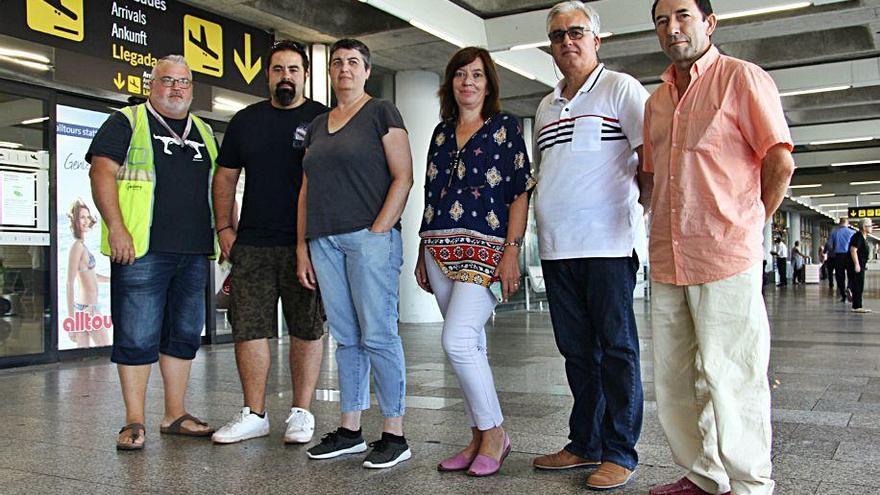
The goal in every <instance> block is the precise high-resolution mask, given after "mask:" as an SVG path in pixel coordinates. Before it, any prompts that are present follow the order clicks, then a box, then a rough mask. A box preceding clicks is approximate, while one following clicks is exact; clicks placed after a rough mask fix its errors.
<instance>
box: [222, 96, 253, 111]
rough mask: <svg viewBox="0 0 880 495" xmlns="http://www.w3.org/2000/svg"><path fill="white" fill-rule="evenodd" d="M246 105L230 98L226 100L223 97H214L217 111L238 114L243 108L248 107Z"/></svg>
mask: <svg viewBox="0 0 880 495" xmlns="http://www.w3.org/2000/svg"><path fill="white" fill-rule="evenodd" d="M246 106H247V105H245V104H244V103H242V102H240V101H236V100H232V99H229V98H224V97H222V96H215V97H214V109H215V110H223V111H232V112H237V111H239V110H241V109H242V108H244V107H246Z"/></svg>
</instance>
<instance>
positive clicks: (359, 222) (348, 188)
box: [303, 98, 406, 239]
mask: <svg viewBox="0 0 880 495" xmlns="http://www.w3.org/2000/svg"><path fill="white" fill-rule="evenodd" d="M327 119H328V114H324V115H321V116H319V117H317V118H316V119H315V120H314V121H313V122H312V125H311V127H310V128H309V133H308V135H307V136H306V147H307V148H308V149H309V152H308V153H307V154H306V157H305V160H304V162H303V168H304V169H305V172H306V174H308V175H307V176H308V178H309V193H308V219H307V225H306V237H308V238H309V239H316V238H318V237H323V236H327V235H333V234H344V233H348V232H355V231H358V230H361V229H364V228H367V227H369V226H371V225H372V224H373V222H374V221H375V220H376V217H377V216H379V212H380V211H381V210H382V206H383V205H384V204H385V197H386V196H387V195H388V189H389V188H390V187H391V181H392V177H391V171H390V170H388V160H386V158H385V147H384V145H383V144H382V137H383V136H385V135H386V134H388V131H389V130H390V129H391V128H395V127H396V128H401V129H404V130H406V127H404V124H403V117H401V116H400V112H399V111H398V110H397V107H395V106H394V104H393V103H391V102H390V101H386V100H380V99H377V98H373V99H371V100H369V101H367V102H366V103H365V104H364V106H363V107H361V109H360V110H358V112H357V113H356V114H355V115H354V116H352V117H351V119H350V120H349V121H348V123H346V124H345V126H344V127H342V128H341V129H339V130H337V131H336V132H334V133H332V134H331V133H330V132H328V130H327ZM395 228H397V229H400V222H398V223H397V225H395Z"/></svg>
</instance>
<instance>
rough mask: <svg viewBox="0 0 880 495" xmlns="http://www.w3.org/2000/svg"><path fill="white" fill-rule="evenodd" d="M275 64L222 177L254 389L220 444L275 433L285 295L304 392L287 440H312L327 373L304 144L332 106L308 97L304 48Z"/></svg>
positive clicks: (238, 345)
mask: <svg viewBox="0 0 880 495" xmlns="http://www.w3.org/2000/svg"><path fill="white" fill-rule="evenodd" d="M266 61H267V69H266V75H267V79H268V80H269V94H270V99H269V100H267V101H263V102H260V103H256V104H253V105H251V106H249V107H247V108H245V109H243V110H241V111H240V112H238V113H237V114H236V115H235V117H233V118H232V121H231V122H230V123H229V127H228V128H227V130H226V134H225V136H224V140H223V146H222V148H221V150H220V156H219V158H218V160H217V161H218V164H219V165H220V167H219V168H218V170H217V173H216V174H215V176H214V213H215V215H216V218H217V232H218V235H219V237H220V248H221V250H222V252H223V255H224V256H225V257H226V258H228V259H229V260H230V261H231V262H232V263H233V266H232V275H231V280H232V284H231V292H230V307H229V311H230V319H231V322H232V338H233V340H234V341H235V356H236V362H237V363H238V373H239V376H240V377H241V382H242V389H243V391H244V407H243V408H242V410H241V412H240V413H237V414H236V415H235V417H234V418H233V419H232V421H230V422H229V423H228V424H226V425H225V426H224V427H222V428H220V429H219V430H218V431H217V432H216V433H215V434H214V436H213V439H214V441H215V442H217V443H235V442H240V441H243V440H247V439H249V438H256V437H261V436H265V435H268V434H269V418H268V416H267V414H266V407H265V404H266V401H265V395H266V381H267V378H268V375H269V362H270V352H269V342H268V339H269V338H271V337H274V336H275V335H276V333H277V330H276V329H277V327H278V318H277V309H276V308H277V306H278V299H279V298H281V303H282V308H283V313H284V319H285V321H286V323H287V329H288V332H289V333H290V368H291V378H292V382H293V390H294V396H293V401H292V404H291V408H290V413H289V415H288V417H287V431H286V432H285V435H284V441H285V443H308V442H309V441H310V440H311V439H312V435H313V433H314V429H315V418H314V416H313V415H312V414H311V413H310V412H309V407H310V405H311V399H312V397H313V396H314V394H315V386H316V384H317V381H318V373H319V372H320V368H321V356H322V352H323V346H322V340H321V337H322V336H323V334H324V311H323V307H322V305H321V300H320V296H319V294H318V291H317V290H314V291H312V290H308V289H306V288H304V287H303V286H302V285H300V283H299V282H298V281H297V278H296V233H297V225H296V218H297V200H298V198H299V190H300V186H301V185H302V159H303V154H304V147H303V140H304V138H305V134H306V131H307V129H308V125H309V123H310V122H311V121H312V119H313V118H315V117H316V116H318V115H320V114H322V113H324V112H326V111H327V107H325V106H324V105H321V104H319V103H316V102H314V101H311V100H307V99H306V98H305V97H304V95H303V88H304V87H305V81H306V78H307V77H308V71H309V59H308V55H307V54H306V51H305V48H304V47H303V46H302V45H300V44H299V43H295V42H292V41H280V42H277V43H275V44H274V45H273V46H272V48H271V49H270V50H269V53H268V55H267V56H266ZM242 169H244V170H245V171H246V178H247V180H246V181H245V187H244V200H243V202H242V209H241V218H240V219H239V220H238V223H237V227H236V223H235V221H234V216H233V202H234V198H235V189H236V185H237V183H238V178H239V174H240V173H241V170H242Z"/></svg>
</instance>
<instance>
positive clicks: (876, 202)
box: [868, 201, 880, 206]
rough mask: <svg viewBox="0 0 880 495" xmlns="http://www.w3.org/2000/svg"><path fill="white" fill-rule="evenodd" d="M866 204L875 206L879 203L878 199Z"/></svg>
mask: <svg viewBox="0 0 880 495" xmlns="http://www.w3.org/2000/svg"><path fill="white" fill-rule="evenodd" d="M868 204H869V205H871V206H877V205H880V201H871V202H870V203H868Z"/></svg>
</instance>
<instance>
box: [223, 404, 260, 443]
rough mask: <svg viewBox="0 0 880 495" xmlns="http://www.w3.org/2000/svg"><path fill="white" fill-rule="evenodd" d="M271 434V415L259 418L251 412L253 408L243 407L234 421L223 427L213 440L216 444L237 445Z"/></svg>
mask: <svg viewBox="0 0 880 495" xmlns="http://www.w3.org/2000/svg"><path fill="white" fill-rule="evenodd" d="M268 434H269V415H268V414H264V415H263V417H262V418H261V417H259V416H257V415H256V414H253V413H252V412H251V408H249V407H243V408H241V411H240V412H238V413H236V415H235V417H233V418H232V421H230V422H228V423H226V424H225V425H223V428H220V429H219V430H217V431H216V432H214V435H213V436H212V437H211V440H213V441H214V443H236V442H241V441H244V440H248V439H251V438H257V437H265V436H266V435H268Z"/></svg>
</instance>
